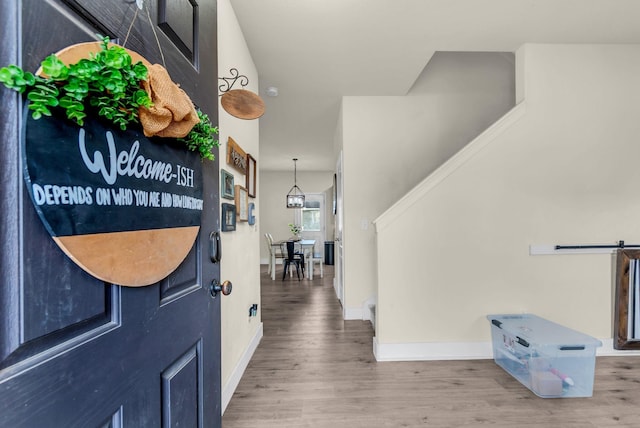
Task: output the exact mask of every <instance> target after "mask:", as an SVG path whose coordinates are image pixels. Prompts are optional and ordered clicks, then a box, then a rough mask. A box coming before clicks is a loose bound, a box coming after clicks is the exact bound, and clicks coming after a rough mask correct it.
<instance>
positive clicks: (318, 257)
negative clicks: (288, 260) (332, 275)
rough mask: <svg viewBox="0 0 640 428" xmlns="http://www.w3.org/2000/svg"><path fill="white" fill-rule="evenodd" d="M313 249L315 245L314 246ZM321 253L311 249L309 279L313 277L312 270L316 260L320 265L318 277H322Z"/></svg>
mask: <svg viewBox="0 0 640 428" xmlns="http://www.w3.org/2000/svg"><path fill="white" fill-rule="evenodd" d="M314 250H315V247H314ZM322 258H323V257H322V253H316V252H315V251H313V250H312V251H311V253H310V254H309V261H308V264H309V267H308V269H309V272H308V273H309V279H313V270H314V268H315V263H316V262H317V263H318V264H319V265H320V278H324V268H323V265H324V263H323V261H322Z"/></svg>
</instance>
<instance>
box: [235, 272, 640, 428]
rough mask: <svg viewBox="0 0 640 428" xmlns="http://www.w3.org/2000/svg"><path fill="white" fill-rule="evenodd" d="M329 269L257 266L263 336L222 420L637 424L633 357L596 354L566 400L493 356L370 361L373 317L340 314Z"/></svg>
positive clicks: (240, 427) (637, 371) (317, 427)
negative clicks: (541, 392)
mask: <svg viewBox="0 0 640 428" xmlns="http://www.w3.org/2000/svg"><path fill="white" fill-rule="evenodd" d="M332 268H333V267H332V266H327V267H326V269H327V270H326V271H325V277H324V279H322V280H321V279H319V278H316V279H314V281H309V280H304V281H300V282H298V281H297V280H296V279H293V280H291V279H289V278H287V279H286V280H285V281H284V282H283V281H280V280H279V279H277V280H276V281H271V278H269V277H268V276H267V274H266V270H265V269H263V274H262V278H261V280H262V320H263V323H264V337H263V339H262V342H261V343H260V346H259V347H258V349H257V351H256V353H255V355H254V357H253V359H252V361H251V363H250V364H249V367H248V368H247V370H246V372H245V374H244V376H243V378H242V380H241V382H240V385H239V386H238V388H237V390H236V392H235V394H234V396H233V398H232V399H231V402H230V403H229V406H228V407H227V409H226V412H225V414H224V416H223V427H224V428H271V427H274V428H275V427H278V428H287V427H296V428H298V427H313V428H324V427H328V428H342V427H345V428H360V427H367V428H371V427H373V428H375V427H418V426H420V427H423V426H426V427H476V426H477V427H485V426H496V427H571V428H588V427H640V357H599V358H597V359H596V375H595V386H594V392H593V397H592V398H567V399H542V398H538V397H536V396H535V395H534V394H533V393H531V392H529V390H528V389H526V388H524V387H523V386H522V385H520V384H519V383H518V382H517V381H516V380H515V379H513V378H512V377H511V376H509V375H508V374H506V373H505V372H504V371H503V370H502V369H501V368H499V367H498V366H496V365H495V363H494V362H493V360H470V361H421V362H381V363H378V362H376V361H375V359H374V357H373V353H372V336H373V330H372V328H371V325H370V323H369V322H365V321H343V320H342V319H341V308H340V304H339V302H338V300H337V299H336V296H335V293H334V291H333V286H332V278H333V269H332ZM487 328H489V326H488V325H487Z"/></svg>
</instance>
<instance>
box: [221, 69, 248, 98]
mask: <svg viewBox="0 0 640 428" xmlns="http://www.w3.org/2000/svg"><path fill="white" fill-rule="evenodd" d="M229 73H231V77H218V80H222V82H223V83H221V84H220V86H218V90H219V91H220V94H219V96H222V94H224V93H226V92H228V91H230V90H231V89H233V85H235V84H236V82H238V83H240V86H241V87H243V88H244V87H245V86H247V85H248V84H249V78H248V77H247V76H245V75H244V74H240V72H238V69H237V68H232V69H230V70H229Z"/></svg>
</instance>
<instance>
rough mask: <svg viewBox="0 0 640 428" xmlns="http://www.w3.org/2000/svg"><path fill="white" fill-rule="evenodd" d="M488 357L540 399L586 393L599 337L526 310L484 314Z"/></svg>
mask: <svg viewBox="0 0 640 428" xmlns="http://www.w3.org/2000/svg"><path fill="white" fill-rule="evenodd" d="M487 319H488V320H489V321H490V322H491V337H492V342H493V358H494V360H495V362H496V364H498V365H499V366H500V367H502V368H503V369H504V370H505V371H506V372H507V373H509V374H510V375H511V376H513V377H514V378H516V379H517V380H518V381H519V382H520V383H522V384H523V385H524V386H526V387H527V388H529V389H530V390H531V391H532V392H533V393H534V394H536V395H537V396H539V397H543V398H568V397H591V396H592V395H593V380H594V371H595V362H596V348H597V347H599V346H602V342H601V341H599V340H598V339H595V338H593V337H591V336H588V335H586V334H583V333H580V332H577V331H575V330H571V329H569V328H567V327H564V326H562V325H560V324H556V323H554V322H551V321H548V320H546V319H544V318H540V317H538V316H536V315H532V314H517V315H515V314H514V315H488V316H487Z"/></svg>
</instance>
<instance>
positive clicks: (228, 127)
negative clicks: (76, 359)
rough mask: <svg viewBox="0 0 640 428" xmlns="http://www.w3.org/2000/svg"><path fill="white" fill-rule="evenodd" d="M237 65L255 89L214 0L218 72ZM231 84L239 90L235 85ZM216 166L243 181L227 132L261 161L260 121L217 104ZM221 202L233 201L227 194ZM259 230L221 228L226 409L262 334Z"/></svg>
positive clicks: (242, 46) (231, 23)
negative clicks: (230, 160)
mask: <svg viewBox="0 0 640 428" xmlns="http://www.w3.org/2000/svg"><path fill="white" fill-rule="evenodd" d="M231 68H237V69H238V71H239V72H240V74H244V75H246V76H247V77H248V78H249V85H248V86H247V87H246V88H245V89H247V90H250V91H252V92H255V93H259V89H258V72H257V70H256V67H255V65H254V63H253V60H252V59H251V55H250V54H249V50H248V48H247V45H246V42H245V39H244V36H243V34H242V32H241V30H240V27H239V25H238V20H237V18H236V16H235V13H234V12H233V9H232V7H231V4H230V2H229V0H219V1H218V74H219V76H220V77H224V76H231V73H230V72H229V70H230V69H231ZM234 89H240V87H239V86H238V85H236V86H235V87H234ZM219 111H220V113H219V127H220V134H219V140H220V154H219V158H220V168H224V169H225V170H226V171H228V172H231V173H233V175H234V181H235V184H242V185H243V186H244V185H245V176H244V174H241V173H239V172H238V171H236V170H235V169H233V168H232V167H231V166H230V165H227V163H226V158H227V149H226V145H227V140H228V137H229V136H231V137H232V138H233V139H234V140H235V141H236V142H237V143H238V144H239V145H240V147H242V149H243V150H244V151H245V152H247V153H250V154H251V155H252V156H253V157H254V158H255V159H256V160H257V162H258V165H259V164H260V158H259V144H258V142H259V129H258V126H259V120H242V119H238V118H235V117H233V116H231V115H229V114H228V113H227V112H226V111H224V109H223V108H222V106H220V107H219ZM259 183H260V174H259V171H258V186H257V187H258V189H257V198H255V199H253V198H249V202H253V203H254V204H255V205H256V210H255V215H256V217H257V218H260V203H259V202H260V184H259ZM221 202H223V203H224V202H226V203H229V202H230V203H233V201H230V200H227V199H221ZM260 243H261V241H260V231H259V228H258V225H257V223H256V225H254V226H249V224H248V223H247V222H237V225H236V231H235V232H222V253H223V256H222V261H221V266H220V271H221V272H220V277H221V281H224V280H230V281H231V282H232V283H233V292H232V293H231V294H230V295H229V296H225V297H222V305H221V306H222V401H223V403H222V408H223V409H224V408H226V405H227V404H228V402H229V400H230V399H231V395H232V394H233V391H234V390H235V388H236V386H237V384H238V382H239V381H240V377H241V376H242V373H243V372H244V369H245V367H246V365H247V364H248V362H249V360H250V358H251V355H252V353H253V351H254V350H255V347H257V345H258V343H259V341H260V338H261V337H262V321H261V316H260V306H258V308H259V310H258V316H256V317H249V307H250V306H251V305H252V304H254V303H257V304H258V305H260V250H259V248H260Z"/></svg>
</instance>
